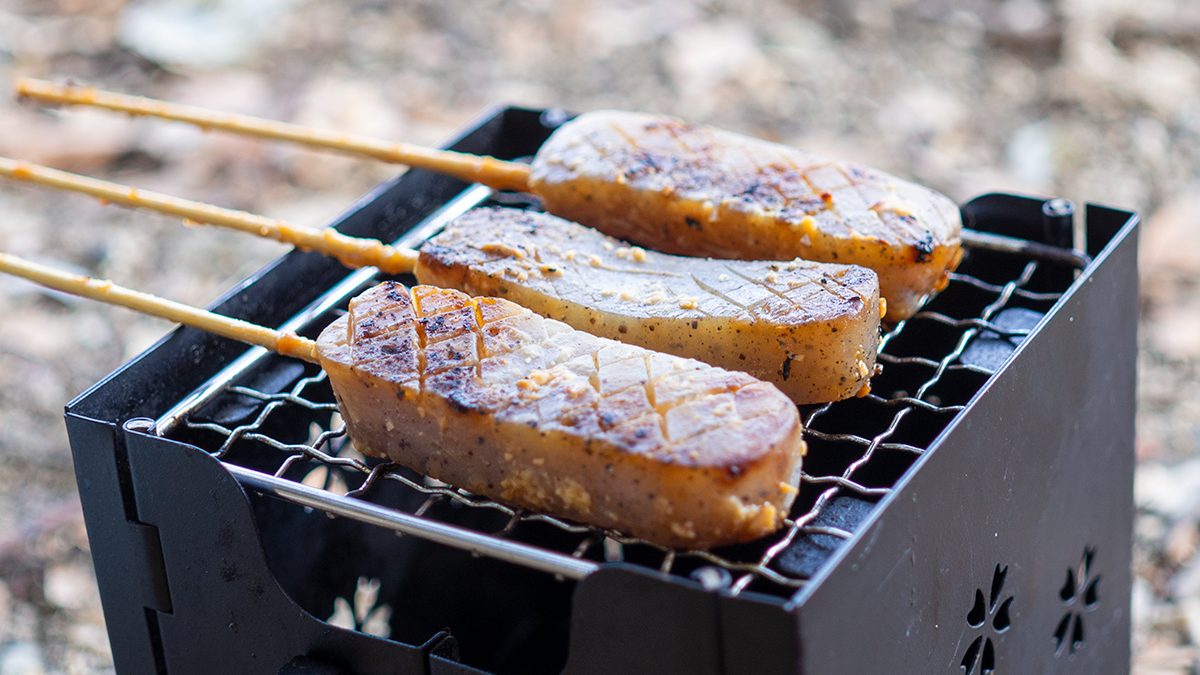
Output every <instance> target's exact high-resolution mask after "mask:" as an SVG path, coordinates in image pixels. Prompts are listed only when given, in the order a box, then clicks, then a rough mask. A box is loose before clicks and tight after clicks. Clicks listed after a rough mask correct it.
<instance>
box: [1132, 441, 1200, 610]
mask: <svg viewBox="0 0 1200 675" xmlns="http://www.w3.org/2000/svg"><path fill="white" fill-rule="evenodd" d="M1133 493H1134V502H1135V503H1136V504H1137V505H1138V507H1139V508H1144V509H1149V510H1152V511H1156V512H1158V513H1161V514H1163V515H1166V516H1168V517H1170V518H1172V519H1178V518H1183V517H1186V516H1188V515H1196V514H1197V506H1200V458H1193V459H1190V460H1187V461H1183V462H1179V463H1177V464H1174V465H1168V464H1145V465H1143V466H1140V467H1138V470H1137V475H1136V476H1135V478H1134V482H1133ZM1198 577H1200V575H1198ZM1198 581H1200V579H1198ZM1197 590H1198V591H1200V588H1198V589H1197Z"/></svg>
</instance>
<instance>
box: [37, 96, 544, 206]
mask: <svg viewBox="0 0 1200 675" xmlns="http://www.w3.org/2000/svg"><path fill="white" fill-rule="evenodd" d="M17 93H18V95H19V96H23V97H26V98H31V99H37V100H40V101H45V102H48V103H59V104H64V105H87V106H92V107H95V108H105V109H107V110H114V111H118V112H123V113H128V114H130V115H134V116H145V117H159V118H163V119H170V120H175V121H178V122H186V123H188V124H193V125H196V126H198V127H200V128H202V129H221V130H223V131H231V132H235V133H239V134H244V135H247V136H255V137H258V138H270V139H274V140H279V141H287V142H291V143H300V144H303V145H308V146H312V147H317V148H324V149H326V150H335V151H338V152H344V153H348V154H351V155H358V156H363V157H372V158H374V159H378V160H382V161H384V162H390V163H392V164H404V165H406V166H412V167H417V168H421V169H429V170H431V171H436V172H438V173H444V174H446V175H449V176H454V177H455V178H460V179H462V180H465V181H468V182H471V183H483V184H484V185H488V186H490V187H494V188H496V189H498V190H517V191H522V190H525V189H526V188H527V185H528V182H529V167H528V166H526V165H523V164H516V163H513V162H505V161H502V160H498V159H495V158H493V157H480V156H477V155H470V154H466V153H461V152H452V151H448V150H436V149H432V148H426V147H423V146H420V145H414V144H412V143H398V142H394V141H385V140H380V139H377V138H370V137H368V136H360V135H356V134H344V133H340V132H336V131H324V130H320V129H313V128H310V127H305V126H300V125H297V124H288V123H287V122H276V121H274V120H265V119H261V118H258V117H251V116H249V115H238V114H235V113H224V112H216V111H213V110H209V109H206V108H200V107H196V106H188V105H180V104H178V103H168V102H166V101H157V100H155V99H152V98H145V97H142V96H129V95H126V94H117V93H113V92H107V91H101V90H98V89H95V88H93V87H79V86H72V85H59V84H55V83H53V82H46V81H43V80H35V79H29V78H24V79H21V80H18V81H17Z"/></svg>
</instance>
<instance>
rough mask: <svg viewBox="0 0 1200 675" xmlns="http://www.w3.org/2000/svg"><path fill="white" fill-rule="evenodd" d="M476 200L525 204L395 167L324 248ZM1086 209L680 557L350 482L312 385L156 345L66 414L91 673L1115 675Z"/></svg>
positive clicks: (377, 481) (406, 482) (1127, 242)
mask: <svg viewBox="0 0 1200 675" xmlns="http://www.w3.org/2000/svg"><path fill="white" fill-rule="evenodd" d="M563 120H564V117H563V116H562V115H560V114H556V113H554V112H552V111H536V110H526V109H517V108H506V109H503V110H500V111H498V112H496V113H494V114H492V115H489V116H487V117H486V118H485V119H483V120H482V121H481V122H480V123H479V124H477V125H475V126H473V127H472V128H471V129H470V130H469V131H468V132H466V133H465V134H464V135H463V136H462V137H461V138H460V139H458V141H457V142H455V143H454V144H453V146H452V147H453V148H454V149H458V150H463V151H468V152H475V153H484V154H491V155H495V156H498V157H501V158H515V157H521V156H527V155H530V154H532V153H533V152H534V151H535V150H536V149H537V147H538V146H539V145H540V144H541V143H542V142H543V141H544V140H545V138H546V136H547V135H548V134H549V133H550V131H552V129H553V128H554V126H555V125H556V124H558V123H561V122H562V121H563ZM497 200H499V201H502V202H504V203H507V204H513V203H521V204H526V205H528V206H531V207H533V206H535V205H533V204H529V203H528V202H526V201H524V198H523V197H517V196H513V195H493V194H492V193H491V192H490V191H488V190H486V189H484V188H481V187H479V186H474V187H472V186H467V185H464V184H462V183H460V182H457V181H455V180H453V179H449V178H445V177H442V176H437V175H434V174H430V173H427V172H422V171H410V172H408V173H406V174H405V175H404V176H402V177H401V178H399V179H397V180H394V181H392V182H390V183H388V184H386V185H384V186H381V187H380V188H379V189H377V190H376V191H374V192H373V193H371V194H369V195H368V196H367V197H365V198H364V199H363V200H362V201H360V202H359V203H358V204H357V205H355V206H354V207H353V208H352V209H351V210H350V212H349V213H348V214H347V215H346V216H345V217H343V218H342V219H341V220H339V221H338V223H337V227H338V228H339V229H340V230H342V231H343V232H346V233H349V234H354V235H360V236H372V237H379V238H383V239H388V240H395V239H400V240H401V241H403V242H404V243H407V244H415V243H419V242H420V241H422V240H423V239H424V238H426V237H428V236H430V235H431V234H432V233H433V232H435V231H436V230H437V229H438V228H439V227H440V226H441V225H443V224H444V223H445V222H446V221H447V220H449V219H450V218H452V217H454V216H455V215H457V214H459V213H462V212H463V211H465V210H466V209H468V208H470V207H472V206H474V205H477V204H479V203H486V202H489V201H491V202H495V201H497ZM964 215H965V218H966V222H967V223H968V225H969V226H970V227H972V228H974V229H976V230H979V231H984V232H998V233H1004V234H1007V235H1010V236H1015V237H1021V238H1025V239H1029V240H1033V241H1040V242H1043V243H1049V244H1062V243H1063V238H1064V236H1066V237H1067V240H1069V234H1070V230H1071V227H1072V214H1071V211H1070V209H1069V208H1064V204H1063V202H1061V200H1056V201H1051V202H1045V201H1043V200H1039V199H1031V198H1026V197H1018V196H1012V195H1000V194H992V195H986V196H983V197H980V198H978V199H975V200H974V201H972V202H970V203H969V204H967V205H966V206H965V207H964ZM1085 216H1086V217H1085V218H1083V219H1082V222H1081V223H1080V224H1079V225H1080V226H1081V229H1083V230H1085V232H1086V236H1087V241H1088V242H1089V245H1088V250H1087V253H1088V254H1089V255H1090V256H1091V259H1090V261H1089V262H1087V264H1086V266H1085V267H1083V269H1082V270H1079V269H1077V266H1073V265H1070V264H1064V263H1063V262H1062V261H1061V260H1058V261H1051V260H1048V259H1040V260H1035V259H1032V258H1028V257H1021V256H1015V255H1012V254H1003V253H997V252H991V251H984V250H973V251H971V252H970V253H969V255H968V256H967V258H966V260H965V261H964V262H963V264H962V266H961V267H960V269H959V272H958V273H957V274H955V275H954V276H953V278H952V281H951V283H950V285H949V287H948V288H947V289H946V290H945V291H943V292H942V293H941V294H940V295H938V296H937V297H936V298H935V299H934V300H933V301H932V302H931V303H930V304H929V305H928V306H927V307H926V309H925V310H924V311H922V312H921V313H920V314H918V315H916V316H915V317H913V318H912V319H910V320H908V321H906V322H904V323H902V324H900V325H898V326H896V327H894V328H892V329H891V330H890V331H889V332H888V333H887V334H886V336H885V337H884V340H883V346H882V348H881V353H880V356H879V360H880V363H882V364H883V366H884V370H883V373H882V374H881V375H879V376H878V377H876V378H875V379H874V381H873V393H872V394H871V395H869V396H867V397H865V398H860V399H852V400H849V401H843V402H839V403H835V404H829V405H823V406H813V407H806V408H805V409H804V410H803V411H802V412H803V418H804V421H805V426H806V428H807V431H806V437H807V440H808V443H809V452H808V455H807V457H806V459H805V463H804V475H803V482H802V485H801V486H800V495H799V497H798V499H797V502H796V505H795V507H794V509H793V512H792V514H791V518H790V520H789V522H788V524H787V527H786V528H785V529H783V530H782V531H781V532H780V533H779V534H777V535H776V536H773V537H770V538H768V539H765V540H763V541H760V542H757V543H754V544H750V545H742V546H735V547H727V548H722V549H719V550H715V551H712V552H707V553H706V552H694V551H669V550H663V549H661V548H658V547H656V546H653V545H650V544H648V543H645V542H641V541H637V540H633V539H627V538H624V537H621V536H619V535H616V534H615V533H609V532H603V531H599V530H597V529H595V528H591V527H584V526H580V525H576V524H574V523H568V522H564V521H561V520H558V519H555V518H551V517H547V516H545V515H541V514H536V513H528V512H521V511H514V510H513V509H511V508H509V507H507V506H504V505H502V504H497V503H495V502H492V501H490V500H486V499H483V498H481V497H478V496H474V495H470V494H467V493H464V492H461V491H458V490H455V489H453V488H451V487H449V486H446V485H444V484H440V483H438V482H436V481H432V480H429V479H426V478H423V477H422V476H420V475H417V474H415V473H413V472H411V471H408V470H406V469H402V468H398V467H395V466H393V465H389V464H385V463H378V462H377V461H375V460H364V459H363V458H362V457H361V456H360V455H358V454H357V453H356V452H355V451H354V450H353V447H352V445H351V444H350V443H348V439H347V437H346V434H345V431H344V429H343V427H342V425H341V422H340V419H339V417H338V415H337V408H336V406H335V405H334V402H333V397H332V393H331V391H330V388H329V385H328V383H327V381H326V379H325V376H324V375H323V373H321V371H320V370H318V369H316V368H315V367H314V366H310V365H307V364H303V363H300V362H297V361H293V360H289V359H284V358H281V357H278V356H274V355H271V354H268V353H266V352H265V351H264V350H261V349H251V350H249V351H247V350H246V348H245V347H244V346H242V345H239V344H236V343H233V342H231V341H228V340H224V339H221V338H216V337H213V336H211V335H207V334H204V333H201V332H199V331H196V330H192V329H186V328H184V329H179V330H176V331H174V332H173V333H171V334H170V335H169V336H167V337H166V338H164V339H163V340H162V341H161V342H160V343H159V344H157V345H156V346H154V347H153V348H151V349H150V350H148V351H147V352H146V353H144V354H143V355H141V356H140V357H138V358H137V359H135V360H133V361H132V362H131V363H129V364H127V365H126V366H124V367H122V368H121V369H120V370H118V371H117V372H115V373H114V374H112V375H111V376H109V377H107V378H106V379H105V380H103V381H102V382H100V383H99V384H97V385H96V386H95V387H93V388H92V389H90V390H89V391H88V392H86V393H84V394H83V395H81V396H80V397H79V398H78V399H76V400H75V401H74V402H72V403H71V404H70V405H69V406H68V408H67V425H68V428H69V432H70V438H71V446H72V451H73V453H74V458H75V469H76V476H77V479H78V482H79V489H80V494H81V496H82V500H83V506H84V514H85V518H86V522H87V528H88V535H89V538H90V540H91V546H92V551H93V557H94V560H95V566H96V572H97V577H98V579H99V584H100V593H101V598H102V601H103V606H104V612H105V618H106V620H107V624H108V630H109V636H110V639H111V642H112V648H113V656H114V659H115V661H116V665H117V668H118V670H119V671H120V672H130V673H132V672H155V671H158V672H164V671H165V672H205V673H211V672H296V673H300V672H305V673H325V672H355V673H425V672H428V673H469V672H479V671H499V672H556V671H559V670H563V669H566V670H567V671H570V672H592V671H604V672H688V673H741V672H764V673H765V672H789V671H790V672H806V673H867V672H889V673H891V672H912V673H917V672H921V673H924V672H945V673H962V672H967V673H986V672H998V673H999V672H1008V673H1029V672H1047V671H1056V672H1057V671H1061V672H1080V673H1096V672H1104V671H1120V670H1124V669H1126V668H1127V667H1128V664H1129V613H1128V609H1129V593H1130V563H1131V561H1130V546H1131V529H1132V475H1133V410H1134V356H1135V331H1136V327H1135V318H1136V308H1137V305H1136V302H1137V300H1136V298H1137V295H1136V290H1137V288H1136V286H1137V275H1136V236H1135V233H1136V226H1137V218H1136V217H1135V216H1134V215H1133V214H1131V213H1127V212H1123V211H1117V210H1114V209H1110V208H1105V207H1101V206H1095V205H1089V206H1088V207H1087V209H1086V214H1085ZM377 280H378V278H377V275H376V274H375V273H374V272H373V271H372V270H359V271H353V272H348V271H347V270H346V269H345V268H343V267H342V266H341V265H339V264H338V263H336V262H334V261H331V260H329V259H327V258H323V257H321V256H318V255H315V254H306V253H300V252H292V253H290V254H288V255H285V256H283V257H282V258H280V259H279V260H277V261H275V262H274V263H272V264H271V265H269V266H268V267H266V268H265V269H263V270H262V271H261V272H259V273H258V274H256V275H255V276H254V277H253V278H251V279H249V280H247V281H246V282H245V283H243V284H241V285H239V286H238V287H237V288H235V289H233V290H232V291H230V292H229V293H228V294H227V295H226V296H224V297H223V298H222V299H221V300H220V301H218V302H217V303H216V304H215V305H214V307H213V309H214V310H215V311H218V312H221V313H223V314H228V315H232V316H237V317H241V318H245V319H248V320H251V321H254V322H256V323H261V324H264V325H269V326H283V327H285V328H290V329H294V330H297V331H299V332H301V333H304V334H307V335H310V336H313V335H315V334H316V333H318V332H319V331H320V329H321V328H322V327H323V326H325V325H326V324H327V323H328V322H329V321H331V320H332V319H333V318H334V317H335V316H336V315H337V314H338V312H341V311H344V310H343V309H342V308H343V307H344V306H345V303H346V302H347V300H348V299H349V298H350V297H352V296H353V295H354V294H355V293H357V292H358V291H360V290H362V289H363V288H365V287H367V286H369V285H371V284H372V283H375V282H376V281H377ZM407 281H412V280H411V279H407ZM398 433H403V430H398ZM330 619H332V620H333V621H332V623H331V622H330V621H329V620H330ZM334 624H338V625H334ZM385 636H386V637H385Z"/></svg>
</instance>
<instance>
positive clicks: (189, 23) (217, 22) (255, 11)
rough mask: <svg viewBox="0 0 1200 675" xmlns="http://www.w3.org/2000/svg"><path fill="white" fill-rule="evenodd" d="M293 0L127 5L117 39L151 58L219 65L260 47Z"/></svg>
mask: <svg viewBox="0 0 1200 675" xmlns="http://www.w3.org/2000/svg"><path fill="white" fill-rule="evenodd" d="M295 2H296V0H258V1H257V2H240V1H239V0H166V1H164V2H152V3H151V2H142V3H135V4H131V5H129V6H128V7H127V8H126V9H125V10H124V11H123V12H122V15H121V20H120V25H119V29H118V40H119V41H120V42H121V44H123V45H125V46H126V47H129V48H130V49H132V50H134V51H135V52H138V53H139V54H141V55H142V56H145V57H146V58H148V59H150V60H151V61H154V62H156V63H162V64H171V65H182V66H192V67H196V68H220V67H223V66H232V65H237V64H241V63H244V62H246V61H248V60H249V59H250V57H252V56H253V55H255V54H256V53H257V52H258V51H259V50H260V49H261V48H263V47H264V42H265V41H266V39H267V38H268V37H270V36H271V35H272V34H273V33H274V30H275V28H276V25H277V23H278V21H279V19H280V18H281V17H282V16H283V15H284V13H285V12H286V10H287V9H288V8H289V7H290V6H291V5H293V4H295Z"/></svg>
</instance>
